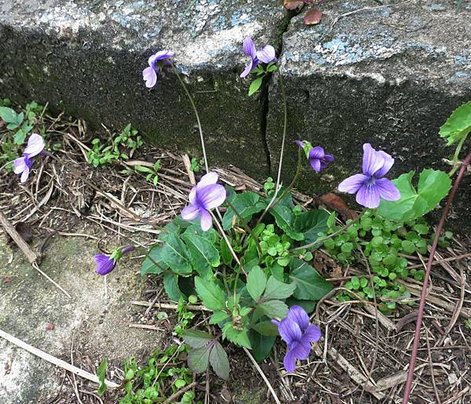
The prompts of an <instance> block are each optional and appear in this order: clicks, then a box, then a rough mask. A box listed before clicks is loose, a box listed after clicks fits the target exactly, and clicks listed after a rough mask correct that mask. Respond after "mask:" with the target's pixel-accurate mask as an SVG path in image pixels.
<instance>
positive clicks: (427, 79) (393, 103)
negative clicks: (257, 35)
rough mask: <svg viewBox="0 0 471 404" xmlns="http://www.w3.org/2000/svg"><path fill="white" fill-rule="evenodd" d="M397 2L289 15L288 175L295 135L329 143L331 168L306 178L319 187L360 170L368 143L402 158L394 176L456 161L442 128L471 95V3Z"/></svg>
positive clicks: (465, 190) (274, 102)
mask: <svg viewBox="0 0 471 404" xmlns="http://www.w3.org/2000/svg"><path fill="white" fill-rule="evenodd" d="M393 3H394V2H391V4H390V5H388V6H384V7H378V5H377V3H375V2H374V1H371V2H365V1H357V0H350V1H335V2H328V3H326V4H325V5H323V7H322V10H323V12H324V16H323V19H322V21H321V23H320V24H319V25H317V26H311V27H307V26H305V25H304V24H303V21H302V16H301V15H300V16H297V17H296V18H294V19H293V20H292V21H291V24H290V26H289V30H288V31H287V32H286V33H285V35H284V37H283V53H282V55H281V71H282V78H283V81H284V84H285V88H286V95H287V99H288V113H289V124H288V128H289V133H288V135H289V139H288V145H287V146H288V153H287V155H286V156H285V157H286V159H285V165H284V167H285V170H284V173H285V178H286V180H288V179H290V178H291V176H292V175H293V172H294V168H295V166H296V162H295V160H296V152H295V149H296V146H295V145H294V143H293V141H294V140H295V139H306V140H309V141H311V142H312V143H313V144H314V145H317V144H320V145H323V146H325V147H326V148H328V151H329V152H331V153H333V154H334V155H335V157H336V161H335V164H333V165H332V166H331V168H330V169H329V170H327V171H325V174H324V175H321V176H318V175H315V174H314V173H313V172H309V173H308V174H307V175H306V176H305V177H304V178H303V180H304V184H303V185H304V188H305V189H307V190H310V191H315V192H316V193H321V192H325V191H328V190H333V189H335V188H336V186H337V184H338V183H339V181H340V180H341V179H343V178H345V177H346V176H347V175H350V174H353V173H355V172H359V171H360V168H361V158H362V144H363V143H365V142H370V143H371V144H372V145H373V146H374V147H376V148H378V149H383V150H385V151H387V152H389V153H390V154H392V155H393V156H394V157H395V158H396V163H395V166H394V167H393V170H392V171H391V176H392V177H395V176H397V175H399V174H401V173H403V172H405V171H408V170H411V169H422V168H424V167H433V168H442V169H445V170H447V171H448V170H449V169H450V168H449V167H448V166H446V165H444V164H443V162H442V158H447V157H449V156H450V154H451V153H452V151H453V150H452V149H451V148H446V147H445V142H444V141H443V140H442V139H440V138H439V136H438V131H439V128H440V126H441V125H442V124H443V123H444V122H445V120H446V119H447V117H448V116H449V115H450V114H451V112H452V111H453V110H454V109H455V108H457V107H458V106H459V105H461V104H462V103H464V102H465V101H469V100H470V99H471V52H470V48H469V44H470V43H471V24H469V21H471V12H470V11H471V10H469V9H467V8H464V7H462V8H461V9H460V10H455V7H456V6H455V3H454V2H452V1H446V2H443V1H442V2H440V4H441V5H442V6H443V7H444V9H443V10H441V9H440V11H436V10H435V8H433V7H432V5H433V4H435V3H436V2H429V1H421V2H416V1H412V2H400V3H397V4H396V5H394V4H393ZM365 6H370V7H369V8H366V9H365V8H364V7H365ZM349 13H350V14H349ZM279 84H280V83H279V81H278V82H277V83H275V85H274V86H272V88H271V90H270V110H269V119H268V132H267V135H268V136H267V142H268V146H269V151H270V154H271V157H272V162H273V165H276V163H277V161H278V150H279V144H280V135H281V131H280V127H281V123H282V102H281V91H280V86H279ZM469 184H470V181H469V178H468V179H466V180H465V181H464V183H463V185H462V188H461V189H462V191H461V194H460V196H459V198H460V200H461V203H458V204H457V205H456V206H457V207H458V208H457V211H456V214H458V215H459V217H460V218H467V219H468V221H471V206H470V205H469V198H470V197H471V190H470V187H469ZM466 201H468V203H466Z"/></svg>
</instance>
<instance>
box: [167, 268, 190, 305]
mask: <svg viewBox="0 0 471 404" xmlns="http://www.w3.org/2000/svg"><path fill="white" fill-rule="evenodd" d="M164 289H165V293H167V296H168V298H169V299H170V300H173V301H174V302H178V300H180V297H184V298H185V297H186V296H185V294H184V293H183V292H182V291H181V290H180V286H179V285H178V275H175V274H174V273H172V272H165V273H164Z"/></svg>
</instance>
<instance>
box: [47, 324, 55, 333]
mask: <svg viewBox="0 0 471 404" xmlns="http://www.w3.org/2000/svg"><path fill="white" fill-rule="evenodd" d="M54 328H55V326H54V324H52V323H46V331H52V330H53V329H54Z"/></svg>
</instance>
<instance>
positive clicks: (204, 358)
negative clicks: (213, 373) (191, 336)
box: [188, 346, 211, 373]
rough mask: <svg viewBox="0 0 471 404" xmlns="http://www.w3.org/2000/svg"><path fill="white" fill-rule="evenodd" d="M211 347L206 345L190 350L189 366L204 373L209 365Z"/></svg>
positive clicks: (194, 370) (197, 371)
mask: <svg viewBox="0 0 471 404" xmlns="http://www.w3.org/2000/svg"><path fill="white" fill-rule="evenodd" d="M210 353H211V348H210V347H209V346H204V347H201V348H196V349H190V350H188V366H189V367H190V369H191V370H192V371H193V372H195V373H202V372H204V371H205V370H206V369H208V366H209V354H210Z"/></svg>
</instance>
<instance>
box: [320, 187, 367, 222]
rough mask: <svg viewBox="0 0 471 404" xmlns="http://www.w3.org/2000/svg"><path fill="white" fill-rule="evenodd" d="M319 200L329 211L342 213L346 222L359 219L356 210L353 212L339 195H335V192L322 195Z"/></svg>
mask: <svg viewBox="0 0 471 404" xmlns="http://www.w3.org/2000/svg"><path fill="white" fill-rule="evenodd" d="M319 199H320V200H321V202H322V203H323V204H324V205H325V206H327V207H328V208H329V209H333V210H335V211H336V212H338V213H340V215H341V216H342V218H343V219H344V220H348V219H356V218H357V217H358V213H357V212H355V211H354V210H351V209H350V208H349V207H348V206H347V204H346V203H345V201H344V200H343V199H342V198H341V197H340V196H339V195H337V194H334V193H333V192H329V193H327V194H325V195H322V196H321V197H320V198H319Z"/></svg>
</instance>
